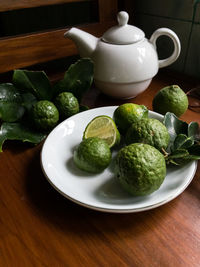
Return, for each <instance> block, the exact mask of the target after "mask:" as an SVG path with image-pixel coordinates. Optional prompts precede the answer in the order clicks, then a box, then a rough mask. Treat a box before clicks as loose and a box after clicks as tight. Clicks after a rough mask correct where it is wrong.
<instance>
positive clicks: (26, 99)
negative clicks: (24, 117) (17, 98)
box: [22, 93, 37, 111]
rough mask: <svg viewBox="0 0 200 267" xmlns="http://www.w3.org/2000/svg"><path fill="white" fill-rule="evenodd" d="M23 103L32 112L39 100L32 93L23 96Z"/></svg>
mask: <svg viewBox="0 0 200 267" xmlns="http://www.w3.org/2000/svg"><path fill="white" fill-rule="evenodd" d="M22 99H23V103H22V105H23V106H24V107H25V108H26V110H28V111H29V110H31V108H32V106H33V104H34V103H36V102H37V98H36V97H35V96H34V95H33V94H31V93H24V94H22Z"/></svg>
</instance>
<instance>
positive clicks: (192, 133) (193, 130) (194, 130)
mask: <svg viewBox="0 0 200 267" xmlns="http://www.w3.org/2000/svg"><path fill="white" fill-rule="evenodd" d="M188 136H189V137H192V138H193V139H194V140H198V139H200V137H199V124H198V123H197V122H195V121H192V122H191V123H190V124H189V125H188Z"/></svg>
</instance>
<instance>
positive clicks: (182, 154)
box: [168, 149, 189, 159]
mask: <svg viewBox="0 0 200 267" xmlns="http://www.w3.org/2000/svg"><path fill="white" fill-rule="evenodd" d="M188 155H189V152H188V151H187V150H186V149H177V150H176V151H174V152H173V153H172V154H170V156H168V159H177V158H184V157H186V156H188Z"/></svg>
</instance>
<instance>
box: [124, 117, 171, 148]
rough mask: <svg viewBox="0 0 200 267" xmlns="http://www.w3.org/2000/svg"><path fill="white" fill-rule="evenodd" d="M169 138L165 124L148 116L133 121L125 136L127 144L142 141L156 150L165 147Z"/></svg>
mask: <svg viewBox="0 0 200 267" xmlns="http://www.w3.org/2000/svg"><path fill="white" fill-rule="evenodd" d="M169 139H170V136H169V133H168V131H167V128H166V127H165V125H164V124H163V123H162V122H160V121H159V120H156V119H150V118H145V119H141V120H139V121H137V122H135V123H133V124H132V125H131V126H130V128H129V129H128V131H127V133H126V136H125V141H126V144H127V145H129V144H131V143H144V144H149V145H151V146H154V147H155V148H157V149H158V150H162V149H166V148H167V146H168V144H169Z"/></svg>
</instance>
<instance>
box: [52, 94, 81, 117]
mask: <svg viewBox="0 0 200 267" xmlns="http://www.w3.org/2000/svg"><path fill="white" fill-rule="evenodd" d="M54 103H55V105H56V107H57V109H58V111H59V114H60V117H61V118H62V119H67V118H69V117H70V116H72V115H75V114H76V113H78V112H79V103H78V100H77V98H76V97H75V96H74V95H73V94H72V93H70V92H62V93H60V94H59V95H58V96H57V97H56V99H55V101H54Z"/></svg>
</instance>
